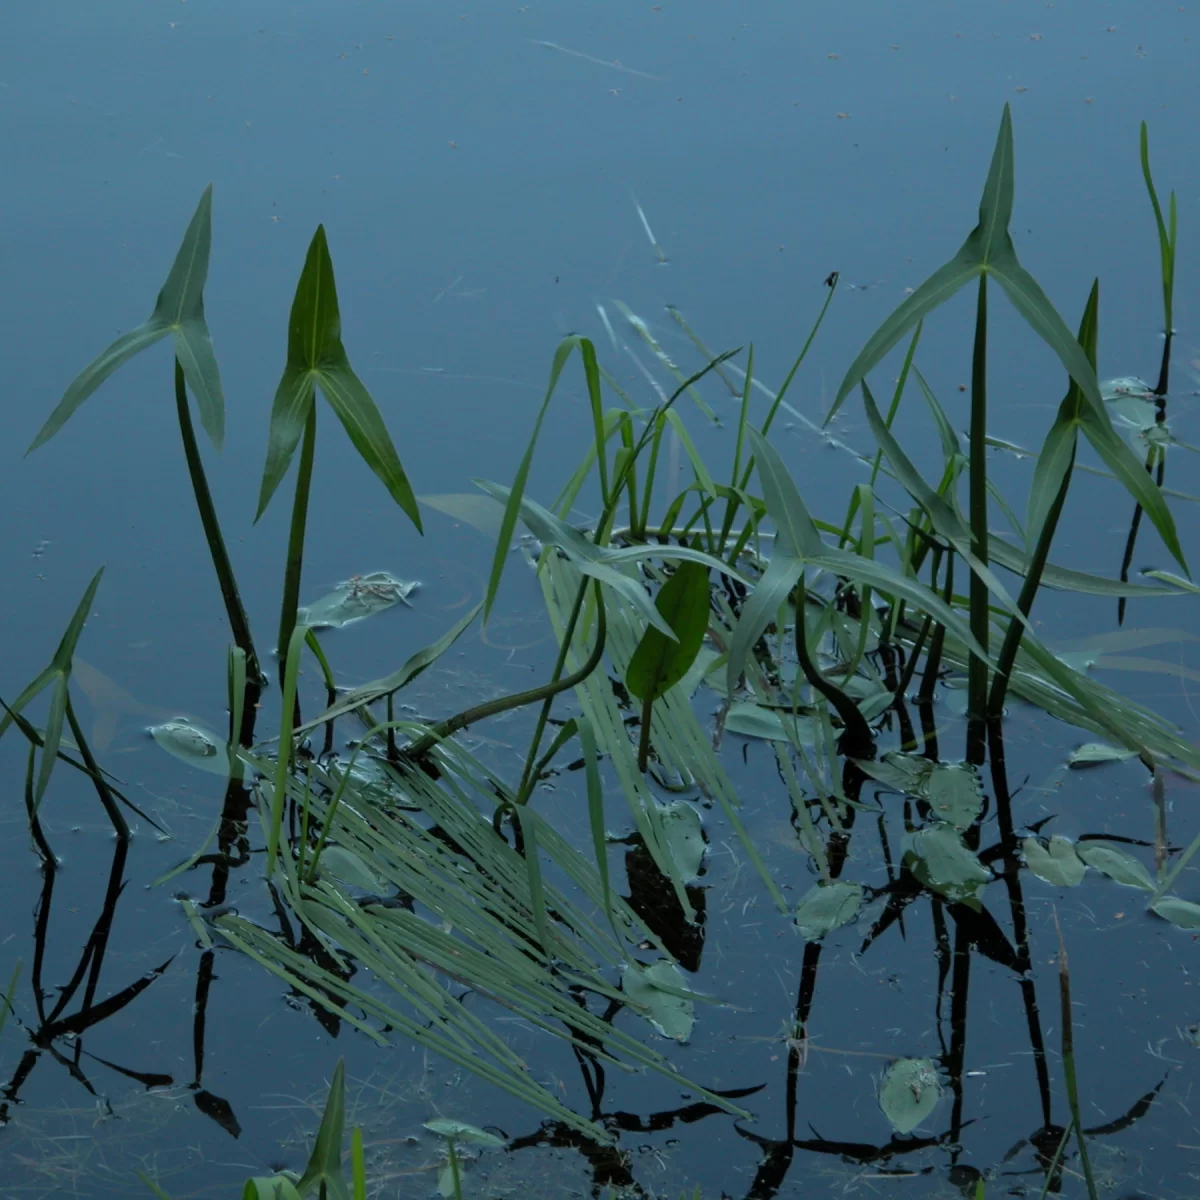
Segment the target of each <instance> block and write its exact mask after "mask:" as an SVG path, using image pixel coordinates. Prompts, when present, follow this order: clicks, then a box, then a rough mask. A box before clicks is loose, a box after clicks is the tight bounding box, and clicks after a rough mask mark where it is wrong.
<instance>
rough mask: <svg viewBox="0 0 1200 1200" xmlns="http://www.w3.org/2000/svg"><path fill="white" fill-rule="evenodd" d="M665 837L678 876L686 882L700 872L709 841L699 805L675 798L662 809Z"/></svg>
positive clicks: (663, 833) (663, 834) (663, 835)
mask: <svg viewBox="0 0 1200 1200" xmlns="http://www.w3.org/2000/svg"><path fill="white" fill-rule="evenodd" d="M660 816H661V820H662V837H663V840H664V841H665V842H666V844H667V849H668V850H669V851H670V854H671V858H672V859H673V860H674V862H675V866H676V867H678V869H679V878H680V879H682V880H684V882H687V881H688V880H690V879H695V878H696V876H697V875H699V874H700V867H701V866H702V865H703V863H704V855H705V852H706V851H707V850H708V843H707V842H706V841H705V840H704V822H703V820H702V819H701V817H700V813H699V812H698V811H697V810H696V808H695V807H694V806H693V805H691V804H689V803H688V802H687V801H686V800H676V801H675V802H674V803H673V804H668V805H666V807H664V808H663V809H662V810H661V812H660Z"/></svg>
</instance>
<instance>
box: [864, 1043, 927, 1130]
mask: <svg viewBox="0 0 1200 1200" xmlns="http://www.w3.org/2000/svg"><path fill="white" fill-rule="evenodd" d="M941 1095H942V1085H941V1082H940V1081H939V1079H938V1075H937V1067H936V1065H935V1064H934V1061H933V1059H931V1058H899V1059H897V1060H896V1061H895V1062H893V1063H891V1064H890V1065H889V1066H888V1069H887V1070H886V1071H884V1073H883V1081H882V1083H881V1084H880V1086H879V1107H880V1108H882V1109H883V1114H884V1116H885V1117H887V1119H888V1120H889V1121H890V1122H891V1123H892V1127H893V1128H894V1129H895V1130H896V1132H897V1133H912V1131H913V1130H914V1129H916V1127H917V1126H918V1125H920V1124H921V1122H922V1121H924V1120H925V1119H926V1118H927V1117H928V1116H929V1115H930V1113H932V1112H933V1110H934V1109H935V1108H936V1107H937V1102H938V1100H939V1099H941Z"/></svg>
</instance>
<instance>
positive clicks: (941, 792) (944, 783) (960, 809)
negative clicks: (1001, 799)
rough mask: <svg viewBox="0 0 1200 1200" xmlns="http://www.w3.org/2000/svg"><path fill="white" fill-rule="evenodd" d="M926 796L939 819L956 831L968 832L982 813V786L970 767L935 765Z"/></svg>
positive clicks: (976, 773)
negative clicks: (964, 830) (963, 830)
mask: <svg viewBox="0 0 1200 1200" xmlns="http://www.w3.org/2000/svg"><path fill="white" fill-rule="evenodd" d="M925 795H926V796H927V797H928V800H929V805H930V807H931V808H932V809H933V811H934V812H935V813H936V814H937V816H938V817H939V818H940V819H941V820H943V821H946V822H948V823H949V824H951V825H953V826H954V828H955V829H967V828H968V827H969V826H970V825H971V824H972V823H973V822H974V820H975V818H976V817H978V816H979V814H980V812H981V811H982V809H983V784H982V783H981V782H980V779H979V773H978V772H977V771H976V770H975V768H974V767H972V766H970V764H968V763H936V764H935V765H934V768H933V770H932V771H930V773H929V779H928V780H927V781H926V784H925Z"/></svg>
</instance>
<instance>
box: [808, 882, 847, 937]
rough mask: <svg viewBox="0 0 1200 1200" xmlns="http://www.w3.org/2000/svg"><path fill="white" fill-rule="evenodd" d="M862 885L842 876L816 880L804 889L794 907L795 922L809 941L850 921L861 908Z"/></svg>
mask: <svg viewBox="0 0 1200 1200" xmlns="http://www.w3.org/2000/svg"><path fill="white" fill-rule="evenodd" d="M862 900H863V890H862V885H861V884H858V883H850V882H848V881H847V880H844V879H835V880H834V881H833V882H832V883H818V884H816V885H815V886H814V887H811V888H809V890H808V891H807V892H805V894H804V897H803V898H802V899H801V901H800V903H799V905H798V906H797V908H796V925H797V927H798V928H799V930H800V933H801V934H802V935H803V937H804V939H805V940H806V941H809V942H815V941H819V940H820V939H821V938H823V937H824V936H825V935H826V934H827V933H831V932H832V931H833V930H835V929H840V928H841V927H842V926H843V925H845V924H847V923H848V922H850V921H853V920H854V918H855V917H856V916H858V910H859V909H860V908H861V907H862Z"/></svg>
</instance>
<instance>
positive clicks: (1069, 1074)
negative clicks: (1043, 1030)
mask: <svg viewBox="0 0 1200 1200" xmlns="http://www.w3.org/2000/svg"><path fill="white" fill-rule="evenodd" d="M1054 928H1055V930H1056V931H1057V933H1058V994H1059V998H1060V999H1061V1001H1062V1061H1063V1078H1064V1080H1065V1082H1066V1085H1067V1103H1068V1104H1069V1105H1070V1108H1071V1123H1072V1124H1073V1125H1074V1127H1075V1140H1076V1141H1077V1142H1078V1143H1079V1161H1080V1162H1081V1163H1082V1164H1083V1177H1084V1179H1085V1180H1086V1181H1087V1190H1088V1196H1089V1198H1090V1200H1097V1197H1096V1180H1095V1179H1094V1178H1093V1177H1092V1163H1091V1159H1090V1158H1089V1157H1088V1148H1087V1139H1086V1138H1085V1137H1084V1134H1083V1121H1082V1119H1081V1118H1080V1115H1079V1084H1078V1082H1077V1080H1076V1078H1075V1035H1074V1032H1073V1028H1072V1023H1071V972H1070V967H1069V965H1068V963H1067V944H1066V942H1065V941H1063V934H1062V927H1061V926H1060V925H1059V923H1058V913H1057V912H1055V914H1054Z"/></svg>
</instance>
